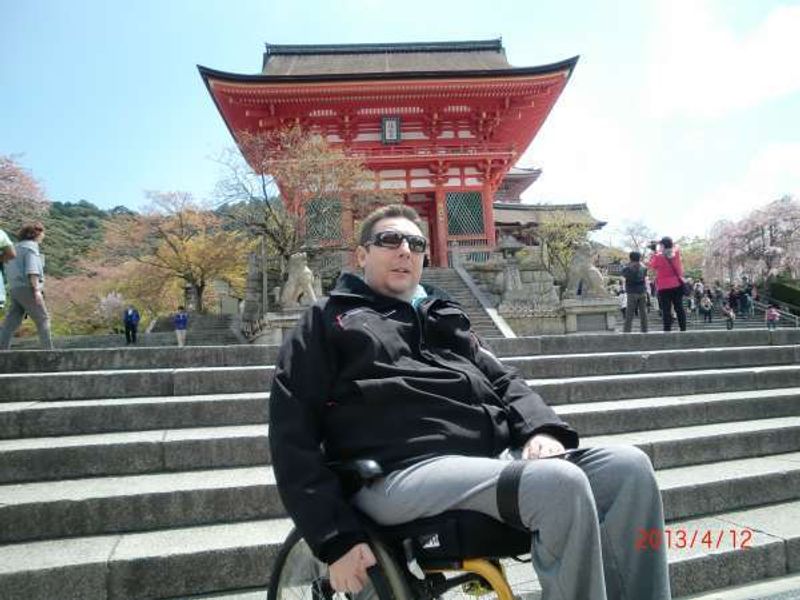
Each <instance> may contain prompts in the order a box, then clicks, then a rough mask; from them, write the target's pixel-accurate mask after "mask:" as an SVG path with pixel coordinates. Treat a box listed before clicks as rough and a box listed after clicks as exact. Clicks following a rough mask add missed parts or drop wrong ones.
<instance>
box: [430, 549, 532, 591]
mask: <svg viewBox="0 0 800 600" xmlns="http://www.w3.org/2000/svg"><path fill="white" fill-rule="evenodd" d="M469 562H472V563H473V564H474V563H475V562H476V561H469ZM477 562H484V561H477ZM502 563H503V564H502V567H500V565H499V564H498V563H495V566H496V567H497V568H501V569H502V570H501V571H500V572H499V575H500V577H502V579H504V580H505V581H504V582H500V583H499V584H498V582H497V581H490V580H489V579H485V578H483V577H477V576H476V573H477V572H478V571H475V570H472V569H470V568H467V567H465V569H466V570H465V571H451V572H449V573H447V574H446V575H447V583H445V584H443V585H442V584H440V587H439V589H440V591H439V592H438V594H436V598H438V599H439V600H499V599H501V598H504V597H505V596H504V595H503V594H500V593H499V590H500V588H501V587H502V586H503V585H504V584H505V585H507V586H509V587H510V588H511V590H510V593H511V595H513V598H514V599H515V600H540V598H541V594H542V591H541V587H540V586H539V582H538V579H537V577H536V575H535V574H534V572H533V566H532V565H531V564H530V562H528V561H526V562H517V561H514V560H511V559H509V560H504V561H502ZM466 573H471V574H472V575H473V577H471V578H469V581H466V582H464V583H458V582H459V581H463V580H464V579H465V578H466ZM493 585H498V587H497V588H496V589H495V588H493ZM506 589H508V588H506Z"/></svg>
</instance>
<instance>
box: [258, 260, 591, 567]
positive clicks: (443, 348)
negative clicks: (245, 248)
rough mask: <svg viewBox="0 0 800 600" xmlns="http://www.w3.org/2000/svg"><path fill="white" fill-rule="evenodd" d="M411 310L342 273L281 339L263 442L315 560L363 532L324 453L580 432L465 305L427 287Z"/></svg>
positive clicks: (347, 454)
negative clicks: (485, 337) (506, 357)
mask: <svg viewBox="0 0 800 600" xmlns="http://www.w3.org/2000/svg"><path fill="white" fill-rule="evenodd" d="M426 291H427V292H428V294H429V296H428V298H426V299H424V300H423V301H422V303H421V304H420V305H419V306H418V307H417V308H416V309H415V308H414V307H412V306H411V304H409V303H408V302H404V301H402V300H397V299H394V298H388V297H386V296H382V295H380V294H377V293H376V292H374V291H373V290H372V289H371V288H370V287H369V286H367V284H366V283H365V282H364V281H363V280H362V279H360V278H359V277H357V276H355V275H349V274H346V275H343V276H342V277H341V278H340V279H339V281H338V283H337V287H336V289H335V290H334V291H333V292H331V294H330V297H329V298H328V299H326V300H322V301H320V302H318V303H317V304H315V305H314V306H313V307H311V308H310V309H309V310H308V311H307V312H306V313H305V314H304V315H303V317H302V318H301V320H300V323H299V324H298V326H297V328H296V329H295V330H294V331H293V332H292V333H291V335H290V336H289V337H288V339H287V340H286V341H285V342H284V344H283V347H282V348H281V351H280V354H279V356H278V361H277V366H276V370H275V377H274V380H273V383H272V393H271V395H270V435H269V439H270V449H271V453H272V463H273V466H274V470H275V477H276V479H277V483H278V490H279V492H280V495H281V499H282V500H283V503H284V505H285V506H286V509H287V510H288V511H289V514H290V515H291V517H292V519H293V520H294V522H295V523H296V524H297V526H298V528H299V529H300V531H301V533H302V534H303V537H304V538H305V539H306V541H307V542H308V544H309V546H310V547H311V550H312V551H313V552H314V554H315V555H317V556H318V557H319V558H320V559H321V560H323V561H325V562H327V563H332V562H334V561H335V560H336V559H337V558H339V557H340V556H342V555H343V554H345V553H346V552H347V551H348V550H349V549H350V548H351V547H352V546H353V545H354V544H356V543H358V542H361V541H366V535H365V533H364V531H363V529H362V527H361V525H360V524H359V522H358V519H357V518H356V515H355V514H354V512H353V509H352V508H351V506H350V504H349V503H348V501H347V498H346V495H345V493H344V491H343V489H342V487H341V485H340V483H339V481H338V479H337V477H336V476H335V475H334V474H333V472H332V471H331V470H330V469H329V468H328V467H326V462H327V461H330V460H339V459H349V458H372V459H375V460H377V461H378V462H379V463H380V464H381V465H382V467H383V468H384V471H385V472H387V473H388V472H390V471H393V470H396V469H399V468H402V467H405V466H408V465H411V464H413V463H416V462H419V461H421V460H423V459H426V458H430V457H433V456H439V455H443V454H459V455H465V456H495V455H497V454H499V453H500V452H501V451H502V450H503V449H504V448H507V447H509V446H511V447H520V446H522V445H523V444H524V443H525V442H526V441H527V440H528V439H529V438H530V437H531V436H532V435H534V434H537V433H548V434H550V435H553V436H554V437H556V438H558V439H559V440H560V441H561V442H562V443H563V444H564V446H565V447H567V448H575V447H577V445H578V434H577V433H576V432H575V431H573V430H572V429H571V428H570V427H569V426H568V425H567V424H566V423H564V422H563V421H562V420H561V419H560V418H559V417H558V416H557V415H556V414H555V412H554V411H553V410H552V409H551V408H550V407H548V406H547V405H546V404H545V403H544V401H543V400H542V398H541V397H540V396H539V395H538V394H536V393H535V392H533V391H531V390H530V389H529V388H528V386H527V385H526V384H525V381H524V380H522V379H521V378H519V377H518V376H517V375H516V374H515V372H514V371H513V370H512V369H510V368H508V367H506V366H504V365H503V364H501V363H500V362H499V361H498V360H497V359H496V358H495V357H494V355H492V354H491V353H490V352H488V351H487V350H485V349H483V348H482V347H481V346H480V344H479V341H478V338H477V337H476V336H475V334H474V333H472V332H471V331H470V326H469V320H468V319H467V316H466V315H465V314H464V312H463V310H462V309H461V307H460V306H459V305H458V304H457V303H455V302H453V301H451V300H449V299H448V298H447V297H446V295H444V294H443V293H441V292H439V291H437V290H435V289H433V288H426Z"/></svg>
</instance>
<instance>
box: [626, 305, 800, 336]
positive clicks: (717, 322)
mask: <svg viewBox="0 0 800 600" xmlns="http://www.w3.org/2000/svg"><path fill="white" fill-rule="evenodd" d="M647 319H648V329H649V330H650V331H661V330H662V328H663V325H662V320H661V315H660V314H659V313H658V311H657V310H655V309H653V310H650V311H649V312H648V313H647ZM624 325H625V319H623V318H622V312H621V311H620V312H619V313H618V314H617V324H616V328H615V329H616V331H620V332H621V331H622V330H623V328H624ZM765 327H766V323H765V321H764V309H763V308H760V307H756V310H755V313H754V315H753V316H752V317H737V318H736V321H735V322H734V326H733V328H734V330H738V329H763V328H765ZM778 327H780V328H784V327H790V328H793V327H796V325H795V323H794V322H793V321H792V320H791V319H788V318H783V319H781V320H780V322H779V323H778ZM672 328H673V329H674V330H675V331H677V330H678V321H677V319H673V323H672ZM686 329H687V331H727V329H726V327H725V317H723V316H722V315H721V314H720V313H719V312H716V311H715V312H714V314H713V315H712V321H711V323H706V322H704V321H703V316H702V315H697V316H693V315H692V314H691V313H690V312H689V311H688V310H687V311H686ZM632 331H640V327H639V317H634V319H633V326H632Z"/></svg>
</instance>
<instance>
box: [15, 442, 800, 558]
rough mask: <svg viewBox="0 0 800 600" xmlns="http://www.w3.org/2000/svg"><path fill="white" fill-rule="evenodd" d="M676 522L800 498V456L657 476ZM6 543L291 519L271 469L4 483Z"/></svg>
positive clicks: (698, 467)
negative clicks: (220, 523)
mask: <svg viewBox="0 0 800 600" xmlns="http://www.w3.org/2000/svg"><path fill="white" fill-rule="evenodd" d="M656 476H657V478H658V480H659V485H660V487H661V489H662V494H663V497H664V506H665V514H666V515H667V518H669V519H681V518H689V517H693V516H697V515H702V514H707V513H710V512H719V511H722V510H734V509H738V508H742V507H746V506H751V505H754V504H760V503H765V502H777V501H786V500H791V499H796V498H800V453H789V454H784V455H779V456H773V457H768V458H761V459H739V460H726V461H718V462H715V463H709V464H705V465H694V466H689V467H681V468H671V469H665V470H659V471H657V473H656ZM0 500H2V502H0V543H14V542H20V541H29V540H33V539H41V538H56V537H74V536H85V535H98V534H106V533H117V532H125V531H143V530H151V529H163V528H173V527H183V526H190V525H199V524H213V523H218V522H235V521H242V520H248V519H257V518H271V517H280V516H284V515H285V511H284V509H283V506H282V504H281V502H280V499H279V497H278V493H277V488H276V487H275V481H274V476H273V473H272V470H271V468H269V467H267V466H265V465H259V466H257V467H248V468H230V469H215V470H201V471H178V472H171V473H158V474H147V475H130V476H117V477H95V478H84V479H72V480H62V481H56V482H35V483H22V484H7V485H0Z"/></svg>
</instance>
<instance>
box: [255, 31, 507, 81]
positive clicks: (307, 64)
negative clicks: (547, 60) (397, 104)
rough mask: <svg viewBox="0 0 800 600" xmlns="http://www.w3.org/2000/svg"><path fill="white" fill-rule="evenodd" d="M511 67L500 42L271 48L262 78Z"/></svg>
mask: <svg viewBox="0 0 800 600" xmlns="http://www.w3.org/2000/svg"><path fill="white" fill-rule="evenodd" d="M510 68H512V67H511V65H510V64H508V60H506V55H505V50H504V49H503V44H502V42H501V40H499V39H496V40H478V41H460V42H421V43H403V44H319V45H280V44H267V45H266V51H265V52H264V65H263V68H262V71H261V73H262V75H268V76H269V75H273V76H275V75H278V76H281V75H283V76H285V75H334V74H344V73H407V72H411V71H427V72H431V71H449V72H452V71H486V70H497V69H510Z"/></svg>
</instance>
